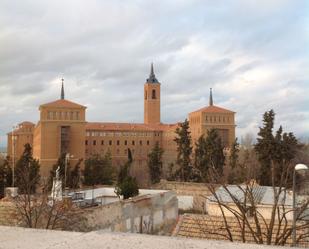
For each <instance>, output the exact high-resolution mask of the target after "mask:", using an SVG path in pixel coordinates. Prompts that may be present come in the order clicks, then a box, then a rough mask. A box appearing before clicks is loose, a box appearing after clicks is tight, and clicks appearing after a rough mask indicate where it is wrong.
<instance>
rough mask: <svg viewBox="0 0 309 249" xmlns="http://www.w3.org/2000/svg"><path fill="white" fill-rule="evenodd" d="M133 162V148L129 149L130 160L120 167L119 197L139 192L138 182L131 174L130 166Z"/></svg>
mask: <svg viewBox="0 0 309 249" xmlns="http://www.w3.org/2000/svg"><path fill="white" fill-rule="evenodd" d="M132 162H133V157H132V153H131V150H130V149H128V161H127V163H125V164H124V165H123V166H121V167H120V170H119V173H118V178H117V184H116V187H115V193H116V194H117V196H118V197H120V196H123V199H128V198H130V197H133V196H136V195H138V193H139V190H138V184H137V181H136V178H135V177H132V176H131V175H130V168H131V165H132Z"/></svg>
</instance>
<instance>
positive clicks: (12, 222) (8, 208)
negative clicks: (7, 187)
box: [0, 200, 21, 226]
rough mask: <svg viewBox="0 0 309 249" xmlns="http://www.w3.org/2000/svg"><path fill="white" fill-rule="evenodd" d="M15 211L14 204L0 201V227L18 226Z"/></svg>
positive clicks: (18, 222) (18, 221)
mask: <svg viewBox="0 0 309 249" xmlns="http://www.w3.org/2000/svg"><path fill="white" fill-rule="evenodd" d="M20 224H21V222H20V220H19V219H18V215H17V211H16V208H15V205H14V203H12V202H11V201H6V200H1V201H0V225H1V226H19V225H20Z"/></svg>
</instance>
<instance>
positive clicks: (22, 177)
mask: <svg viewBox="0 0 309 249" xmlns="http://www.w3.org/2000/svg"><path fill="white" fill-rule="evenodd" d="M15 182H16V184H15V185H16V187H18V190H19V192H20V193H22V194H34V193H35V192H36V188H37V186H38V184H39V182H40V164H39V161H38V160H36V159H34V158H33V156H32V148H31V145H30V144H28V143H27V144H25V149H24V152H23V154H22V156H21V157H20V159H19V160H18V161H17V163H16V167H15Z"/></svg>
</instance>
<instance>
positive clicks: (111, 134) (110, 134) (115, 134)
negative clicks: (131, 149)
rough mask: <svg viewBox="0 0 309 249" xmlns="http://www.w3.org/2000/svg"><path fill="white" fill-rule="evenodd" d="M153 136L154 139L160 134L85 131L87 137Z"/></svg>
mask: <svg viewBox="0 0 309 249" xmlns="http://www.w3.org/2000/svg"><path fill="white" fill-rule="evenodd" d="M152 135H154V136H155V137H159V136H160V132H103V131H91V132H90V131H87V132H86V136H87V137H122V136H123V137H129V136H134V137H136V136H139V137H150V136H152Z"/></svg>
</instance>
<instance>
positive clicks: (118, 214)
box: [78, 191, 178, 234]
mask: <svg viewBox="0 0 309 249" xmlns="http://www.w3.org/2000/svg"><path fill="white" fill-rule="evenodd" d="M78 215H79V216H81V217H82V219H83V220H84V223H85V226H84V228H83V231H91V230H99V229H103V230H107V231H115V232H132V233H151V234H153V233H154V234H166V233H169V232H170V230H171V227H172V226H173V225H174V224H175V223H176V219H177V217H178V200H177V198H176V194H175V193H174V192H172V191H168V192H161V193H156V194H151V195H150V194H149V195H144V196H137V197H135V198H132V199H129V200H120V201H117V202H113V203H109V204H107V205H102V206H97V207H91V208H85V209H82V211H80V213H79V214H78Z"/></svg>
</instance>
